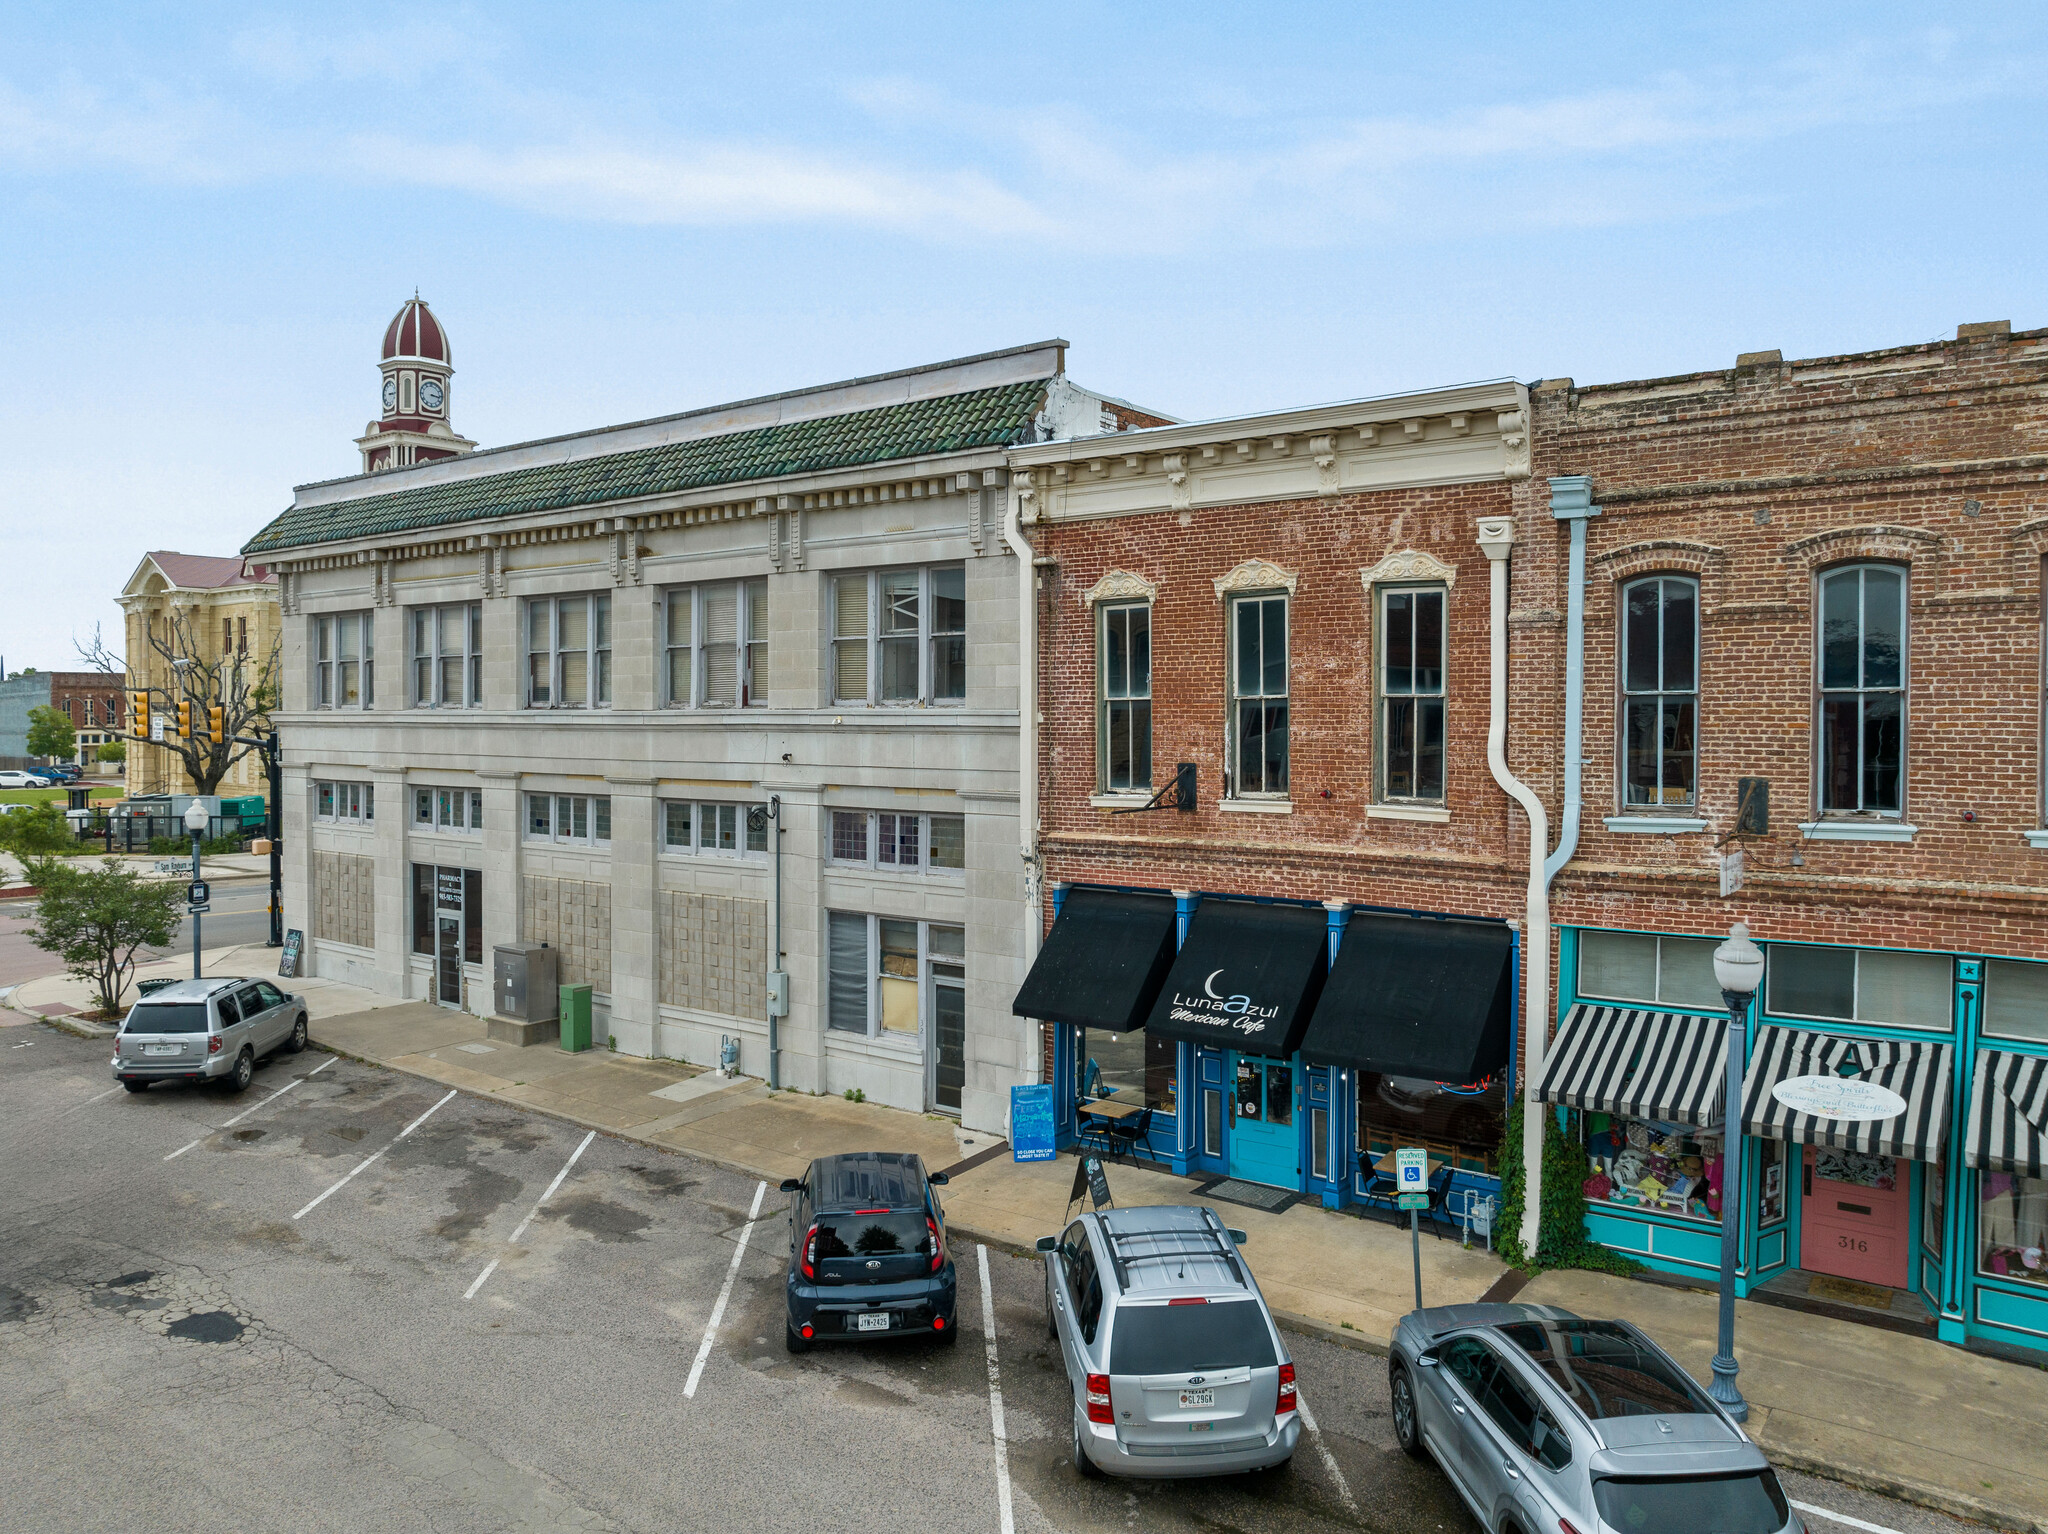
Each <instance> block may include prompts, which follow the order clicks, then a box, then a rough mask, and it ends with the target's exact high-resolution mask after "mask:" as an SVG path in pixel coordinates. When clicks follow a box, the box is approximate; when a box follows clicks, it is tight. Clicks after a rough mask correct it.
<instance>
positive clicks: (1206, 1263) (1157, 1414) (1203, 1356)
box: [1038, 1204, 1301, 1477]
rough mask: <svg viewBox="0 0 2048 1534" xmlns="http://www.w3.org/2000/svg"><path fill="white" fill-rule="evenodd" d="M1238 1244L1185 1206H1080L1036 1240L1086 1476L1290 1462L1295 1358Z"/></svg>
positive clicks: (1211, 1215)
mask: <svg viewBox="0 0 2048 1534" xmlns="http://www.w3.org/2000/svg"><path fill="white" fill-rule="evenodd" d="M1244 1239H1245V1236H1244V1232H1243V1231H1241V1230H1231V1229H1228V1228H1227V1227H1225V1226H1224V1224H1223V1223H1222V1222H1221V1221H1220V1220H1218V1219H1217V1218H1216V1214H1215V1211H1213V1210H1210V1209H1203V1208H1197V1207H1192V1206H1188V1205H1179V1204H1168V1205H1160V1206H1157V1207H1153V1208H1144V1209H1105V1210H1102V1211H1100V1212H1097V1213H1089V1214H1084V1215H1082V1216H1081V1218H1079V1219H1078V1220H1076V1221H1074V1223H1073V1224H1071V1225H1069V1226H1068V1227H1067V1228H1066V1231H1065V1232H1064V1233H1063V1234H1062V1235H1059V1236H1045V1237H1041V1238H1040V1240H1039V1242H1038V1250H1039V1251H1040V1252H1042V1253H1044V1254H1045V1298H1046V1307H1045V1310H1046V1327H1047V1330H1048V1332H1049V1333H1050V1334H1051V1335H1052V1336H1054V1337H1056V1338H1058V1339H1059V1344H1060V1353H1061V1356H1062V1357H1063V1358H1064V1359H1065V1361H1066V1366H1067V1379H1068V1382H1069V1383H1070V1384H1071V1385H1072V1387H1073V1391H1074V1468H1075V1469H1076V1470H1078V1471H1080V1472H1081V1473H1082V1474H1083V1475H1094V1474H1096V1473H1098V1472H1100V1471H1107V1472H1109V1473H1110V1474H1112V1475H1127V1476H1160V1477H1164V1476H1192V1475H1229V1474H1232V1473H1235V1472H1238V1471H1245V1470H1265V1469H1270V1468H1272V1467H1273V1466H1276V1465H1284V1464H1286V1463H1287V1461H1288V1460H1289V1459H1291V1458H1292V1457H1293V1455H1294V1446H1295V1444H1296V1443H1298V1442H1299V1441H1300V1439H1301V1417H1300V1414H1299V1411H1298V1410H1297V1406H1296V1400H1297V1398H1296V1396H1295V1390H1294V1361H1293V1360H1292V1359H1291V1358H1289V1357H1288V1355H1287V1347H1286V1344H1284V1343H1283V1342H1282V1341H1281V1340H1280V1333H1279V1331H1278V1330H1277V1329H1276V1328H1275V1327H1274V1325H1273V1317H1272V1313H1271V1312H1270V1311H1268V1310H1267V1309H1266V1300H1265V1296H1264V1295H1262V1294H1260V1293H1259V1286H1258V1284H1257V1283H1255V1282H1254V1281H1253V1279H1252V1275H1251V1270H1250V1269H1249V1268H1247V1267H1246V1266H1245V1263H1244V1259H1243V1258H1242V1257H1241V1256H1240V1255H1239V1254H1238V1250H1237V1248H1238V1244H1239V1243H1240V1242H1242V1241H1243V1240H1244Z"/></svg>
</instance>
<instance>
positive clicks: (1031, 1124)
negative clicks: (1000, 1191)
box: [1010, 1082, 1056, 1161]
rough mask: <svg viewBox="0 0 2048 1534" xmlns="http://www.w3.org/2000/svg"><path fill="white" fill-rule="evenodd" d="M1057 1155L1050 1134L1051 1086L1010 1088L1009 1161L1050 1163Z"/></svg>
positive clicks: (1040, 1084) (1049, 1084) (1044, 1084)
mask: <svg viewBox="0 0 2048 1534" xmlns="http://www.w3.org/2000/svg"><path fill="white" fill-rule="evenodd" d="M1055 1154H1056V1152H1055V1150H1054V1148H1053V1134H1052V1084H1051V1083H1050V1082H1040V1083H1038V1084H1037V1085H1034V1086H1017V1087H1011V1088H1010V1159H1011V1160H1012V1161H1050V1160H1052V1159H1053V1157H1054V1155H1055Z"/></svg>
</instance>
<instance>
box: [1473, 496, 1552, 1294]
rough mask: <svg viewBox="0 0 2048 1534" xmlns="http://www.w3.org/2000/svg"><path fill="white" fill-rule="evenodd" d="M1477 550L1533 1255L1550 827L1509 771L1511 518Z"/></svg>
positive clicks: (1483, 530)
mask: <svg viewBox="0 0 2048 1534" xmlns="http://www.w3.org/2000/svg"><path fill="white" fill-rule="evenodd" d="M1479 547H1480V549H1481V550H1482V551H1483V552H1484V553H1485V555H1486V558H1487V561H1488V574H1489V575H1490V576H1491V578H1492V588H1493V590H1492V596H1493V601H1492V611H1491V621H1490V631H1491V632H1490V639H1491V644H1490V658H1491V668H1490V690H1491V697H1490V700H1489V701H1490V705H1491V706H1490V709H1489V712H1488V715H1487V722H1486V765H1487V767H1488V768H1490V769H1491V770H1492V772H1493V781H1494V782H1496V783H1498V784H1499V785H1500V787H1501V792H1503V793H1505V794H1506V795H1507V796H1508V797H1509V798H1511V799H1513V800H1514V801H1515V803H1517V804H1519V805H1520V806H1521V807H1522V812H1523V813H1524V814H1526V815H1527V816H1528V817H1529V895H1528V906H1527V910H1526V914H1525V918H1524V920H1523V923H1522V996H1523V1001H1522V1019H1523V1023H1522V1058H1523V1067H1522V1083H1523V1092H1524V1094H1525V1098H1524V1107H1523V1110H1522V1168H1523V1182H1522V1229H1521V1233H1520V1234H1521V1241H1522V1250H1523V1251H1524V1252H1526V1253H1528V1254H1529V1255H1530V1256H1531V1257H1533V1256H1535V1254H1536V1229H1537V1215H1538V1214H1539V1213H1540V1211H1541V1209H1542V1202H1543V1114H1542V1105H1541V1104H1540V1103H1538V1102H1537V1101H1536V1097H1535V1091H1534V1084H1535V1081H1536V1077H1537V1074H1538V1072H1539V1071H1540V1070H1541V1069H1542V1066H1543V1047H1544V1044H1545V1043H1546V1041H1547V1038H1546V1036H1547V1035H1548V1033H1549V1031H1550V1004H1549V996H1550V884H1549V881H1548V880H1547V879H1545V878H1544V875H1543V858H1544V852H1545V850H1546V849H1547V848H1548V847H1549V845H1550V820H1549V817H1548V815H1546V814H1545V812H1544V809H1543V801H1542V800H1541V799H1539V798H1537V797H1536V793H1535V790H1533V789H1531V788H1530V787H1529V785H1528V784H1526V783H1524V782H1523V781H1522V780H1521V779H1520V778H1518V777H1516V776H1515V775H1514V774H1513V773H1511V772H1509V771H1508V755H1507V739H1508V556H1509V555H1510V554H1511V553H1512V552H1513V550H1514V547H1515V522H1514V518H1512V517H1483V518H1481V519H1480V522H1479Z"/></svg>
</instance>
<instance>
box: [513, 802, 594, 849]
mask: <svg viewBox="0 0 2048 1534" xmlns="http://www.w3.org/2000/svg"><path fill="white" fill-rule="evenodd" d="M526 839H527V840H528V841H530V842H568V843H571V844H572V845H579V846H602V847H609V846H610V845H611V840H612V801H611V799H610V797H609V796H607V795H595V796H593V795H585V794H528V795H527V796H526Z"/></svg>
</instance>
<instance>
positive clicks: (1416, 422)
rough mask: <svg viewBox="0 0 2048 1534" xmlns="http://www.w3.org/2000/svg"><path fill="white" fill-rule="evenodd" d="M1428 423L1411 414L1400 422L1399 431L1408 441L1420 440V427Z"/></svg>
mask: <svg viewBox="0 0 2048 1534" xmlns="http://www.w3.org/2000/svg"><path fill="white" fill-rule="evenodd" d="M1428 424H1429V423H1428V422H1427V421H1425V420H1424V419H1423V418H1422V417H1421V416H1419V415H1411V416H1409V417H1408V419H1407V420H1405V421H1403V422H1402V423H1401V431H1402V434H1403V435H1404V436H1406V437H1407V439H1408V440H1409V441H1410V442H1420V441H1421V440H1422V429H1423V427H1425V426H1427V425H1428Z"/></svg>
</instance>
